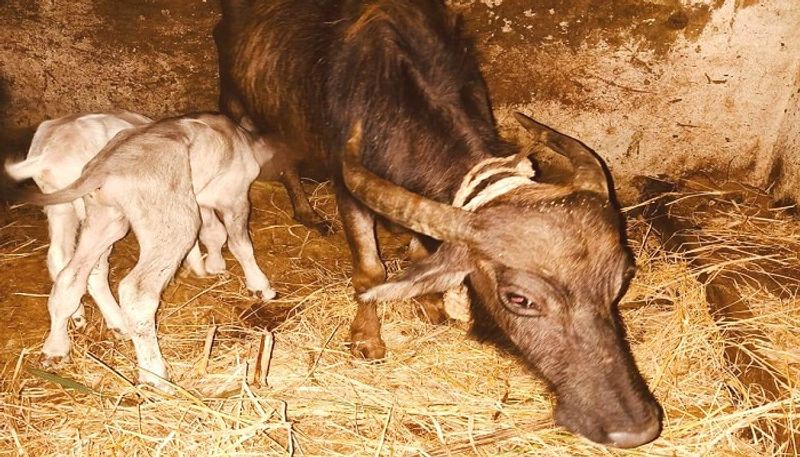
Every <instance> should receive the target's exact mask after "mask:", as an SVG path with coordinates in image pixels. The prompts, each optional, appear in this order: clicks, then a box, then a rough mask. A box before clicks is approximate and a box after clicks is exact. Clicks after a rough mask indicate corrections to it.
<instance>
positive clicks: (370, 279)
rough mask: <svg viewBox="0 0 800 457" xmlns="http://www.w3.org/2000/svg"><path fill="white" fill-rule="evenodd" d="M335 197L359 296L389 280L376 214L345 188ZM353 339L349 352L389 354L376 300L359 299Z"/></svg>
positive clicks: (376, 356) (373, 356)
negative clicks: (379, 246)
mask: <svg viewBox="0 0 800 457" xmlns="http://www.w3.org/2000/svg"><path fill="white" fill-rule="evenodd" d="M336 200H337V204H338V206H339V213H340V214H341V217H342V224H343V225H344V233H345V235H346V236H347V242H348V244H349V245H350V253H351V256H352V258H353V288H354V289H355V291H356V296H359V295H360V294H361V293H362V292H364V291H366V290H367V289H370V288H372V287H373V286H376V285H378V284H381V283H383V282H384V281H386V269H385V268H384V266H383V262H381V258H380V255H379V252H378V241H377V238H376V237H375V217H374V216H373V214H372V212H371V211H370V210H369V209H368V208H367V207H365V206H364V205H362V204H361V203H359V202H358V201H356V200H355V199H354V198H353V197H352V196H351V195H349V194H347V193H345V191H339V190H338V189H337V193H336ZM350 343H351V346H350V352H352V353H353V355H355V356H356V357H363V358H365V359H382V358H383V357H384V356H385V355H386V345H385V344H384V342H383V340H382V339H381V322H380V319H379V318H378V312H377V304H376V303H364V302H361V301H359V302H358V310H357V311H356V316H355V318H353V322H352V324H350Z"/></svg>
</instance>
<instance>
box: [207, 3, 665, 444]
mask: <svg viewBox="0 0 800 457" xmlns="http://www.w3.org/2000/svg"><path fill="white" fill-rule="evenodd" d="M223 22H225V23H226V24H227V25H226V28H227V30H226V32H225V33H226V36H225V38H224V39H223V40H219V41H218V42H219V43H220V47H221V49H220V51H221V54H223V55H224V56H225V57H224V58H223V65H225V66H226V70H225V71H226V72H227V78H229V79H228V81H227V84H229V85H230V88H231V91H230V92H229V93H228V94H227V96H229V97H233V98H234V102H233V104H234V105H236V106H238V107H239V108H240V109H241V110H242V114H243V115H246V116H248V117H249V118H250V119H252V120H253V122H254V123H255V126H256V127H257V128H258V130H259V131H260V133H261V134H263V135H264V136H265V137H266V138H267V139H268V140H269V141H271V142H274V143H275V144H280V145H282V147H283V148H284V151H286V153H287V154H291V155H292V157H294V160H296V161H297V162H312V163H314V162H315V163H324V164H326V165H327V166H328V167H329V169H330V170H332V173H331V178H332V179H333V182H334V186H335V189H336V197H337V203H338V206H339V211H340V214H341V217H342V220H343V223H344V228H345V233H346V235H347V239H348V242H349V244H350V248H351V252H352V256H353V286H354V288H355V290H356V293H357V294H358V298H359V307H358V311H357V314H356V316H355V319H354V320H353V323H352V325H351V341H352V348H351V350H352V352H353V353H354V354H356V355H358V356H362V357H366V358H381V357H383V356H384V354H385V346H384V343H383V341H382V340H381V338H380V322H379V320H378V317H377V313H376V302H377V301H381V300H386V299H395V298H405V297H410V296H414V295H418V294H422V293H433V292H442V291H444V290H446V289H448V288H451V287H453V286H456V285H458V284H460V283H461V282H463V281H466V282H467V283H468V284H469V285H470V287H471V289H472V291H473V295H474V296H475V297H476V298H477V299H478V300H480V303H481V306H482V307H483V309H485V310H486V311H487V312H488V314H489V315H490V316H491V319H492V320H493V321H494V324H495V325H496V326H497V327H498V328H499V329H500V330H501V331H502V332H503V333H504V334H505V335H506V336H507V337H508V339H509V340H510V341H511V342H513V344H514V345H515V346H516V348H517V349H518V350H519V352H520V353H521V355H522V357H523V358H524V359H525V361H526V362H528V363H529V364H530V365H531V366H532V367H533V368H535V370H536V371H538V372H539V373H540V374H541V376H542V377H543V378H544V379H545V380H546V381H547V382H548V384H549V385H550V387H551V388H552V390H553V392H554V393H555V396H556V400H557V405H556V413H555V416H556V419H557V421H558V422H559V423H560V424H563V425H564V426H565V427H567V428H568V429H570V430H572V431H574V432H577V433H580V434H582V435H584V436H586V437H588V438H590V439H592V440H594V441H597V442H601V443H609V444H613V445H617V446H621V447H631V446H637V445H641V444H643V443H646V442H648V441H650V440H653V439H654V438H656V437H657V436H658V434H659V432H660V428H661V421H660V409H659V406H658V404H657V402H656V401H655V399H654V398H653V396H652V395H651V394H650V392H649V391H648V389H647V387H646V385H645V383H644V381H643V380H642V378H641V376H640V374H639V372H638V371H637V369H636V366H635V364H634V361H633V359H632V357H631V353H630V350H629V349H628V347H627V344H626V342H625V339H624V336H623V330H622V325H621V322H620V319H619V316H618V314H617V312H616V306H615V305H616V301H617V300H618V299H619V296H620V295H621V294H622V293H623V292H624V289H625V287H626V285H627V283H628V281H629V280H630V277H631V276H632V274H633V271H634V264H633V260H632V257H631V254H630V253H629V250H628V249H627V247H626V246H625V244H624V242H623V239H622V238H621V235H620V233H621V228H620V224H621V221H620V214H619V211H618V210H617V209H616V208H615V207H614V205H613V204H612V203H611V201H610V197H609V190H608V183H607V179H608V178H607V176H606V174H605V171H604V169H603V168H602V165H601V164H600V162H599V161H598V159H597V158H596V157H595V156H594V154H593V153H592V151H590V150H589V149H588V148H587V147H586V146H584V145H583V144H582V143H580V142H578V141H576V140H574V139H572V138H569V137H566V136H564V135H561V134H558V133H557V132H554V131H553V130H551V129H549V128H547V127H545V126H543V125H541V124H538V123H536V122H535V121H533V120H531V119H529V118H527V117H524V116H521V115H520V116H519V119H520V121H521V122H522V123H523V125H525V127H526V128H527V129H528V130H530V131H531V132H532V133H534V134H535V135H536V136H537V137H538V138H539V139H540V140H542V141H543V142H545V143H546V144H547V145H548V146H549V147H551V148H552V149H554V150H555V151H557V152H559V153H561V154H563V155H564V156H566V157H567V158H568V159H569V160H570V161H571V162H572V165H573V168H574V174H573V177H572V180H571V182H570V183H569V184H566V185H551V184H533V185H523V186H521V187H518V188H516V189H514V190H511V191H509V192H507V193H504V194H502V195H499V196H497V197H496V198H493V199H491V200H489V201H488V202H486V203H485V204H483V205H482V206H479V207H478V208H477V209H474V210H472V211H467V210H464V209H460V208H456V207H454V206H453V205H451V202H453V200H454V198H455V196H456V194H457V191H458V189H459V188H460V186H461V183H462V180H463V178H464V176H465V175H467V174H468V173H469V172H470V171H471V170H472V169H473V167H475V166H476V165H478V164H479V163H482V162H483V161H485V160H487V159H490V158H492V157H496V156H510V155H511V154H513V153H514V152H515V151H516V149H515V148H513V147H511V146H510V145H509V144H507V143H505V142H504V141H503V140H501V138H500V137H499V135H498V133H497V129H496V126H495V121H494V118H493V116H492V112H491V109H490V104H489V97H488V94H487V90H486V86H485V83H484V80H483V78H482V77H481V74H480V72H479V70H478V65H477V62H476V59H475V57H474V51H473V48H472V45H471V43H470V41H469V40H468V39H467V38H465V33H464V31H463V25H462V22H461V20H460V19H459V18H458V17H455V16H453V15H451V14H450V13H449V12H448V11H447V10H446V7H445V5H444V4H443V2H441V1H437V0H382V1H381V0H379V1H354V0H344V1H341V0H339V1H333V0H272V1H266V0H265V1H254V2H253V3H252V4H249V2H243V1H242V0H239V1H238V2H237V1H233V0H228V3H226V4H225V5H224V18H223ZM348 140H349V141H348ZM520 157H521V158H523V157H522V156H520ZM526 184H527V183H526ZM376 215H379V216H382V217H384V218H386V219H388V220H390V221H391V222H393V223H396V224H399V225H401V226H404V227H407V228H409V229H411V230H413V231H415V232H417V233H420V234H423V235H426V236H428V237H431V238H434V239H437V240H440V241H441V242H442V244H441V246H440V247H439V249H438V250H437V251H436V252H435V253H434V254H433V255H432V256H431V257H429V258H427V259H425V260H423V261H421V262H419V263H416V264H414V265H412V266H411V267H410V268H409V269H408V271H406V272H405V273H404V274H402V275H401V276H400V277H399V278H397V279H395V280H393V281H391V282H389V283H385V280H386V272H385V269H384V266H383V264H382V262H381V259H380V256H379V253H378V247H377V243H376V239H375V230H374V229H375V220H376Z"/></svg>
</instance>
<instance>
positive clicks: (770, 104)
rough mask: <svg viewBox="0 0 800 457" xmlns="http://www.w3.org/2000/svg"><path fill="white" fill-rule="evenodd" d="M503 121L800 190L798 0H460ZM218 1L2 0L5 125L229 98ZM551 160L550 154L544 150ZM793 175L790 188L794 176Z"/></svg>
mask: <svg viewBox="0 0 800 457" xmlns="http://www.w3.org/2000/svg"><path fill="white" fill-rule="evenodd" d="M451 4H452V6H453V7H454V8H455V9H457V10H458V11H460V12H461V13H463V14H464V16H465V17H466V20H467V27H468V28H469V29H470V30H472V31H473V32H474V33H475V36H476V39H477V42H478V46H479V49H480V50H481V52H482V62H483V65H484V69H485V74H486V77H487V81H488V83H489V86H490V89H491V92H492V95H493V98H494V103H495V108H496V111H497V113H498V118H499V120H500V122H501V124H502V125H503V127H504V129H505V131H506V133H507V134H509V135H510V136H517V135H519V138H520V140H521V141H525V139H524V135H523V133H522V132H521V131H520V130H519V129H518V128H516V126H514V125H513V122H512V120H511V117H510V116H509V113H510V111H511V110H513V109H522V110H524V111H526V112H528V113H530V114H532V115H534V117H536V118H539V119H541V120H543V121H545V122H547V123H549V124H551V125H553V126H554V127H555V128H557V129H560V130H562V131H564V132H565V133H570V134H573V135H575V136H577V137H579V138H581V139H582V140H583V141H584V142H586V143H587V144H589V145H590V146H592V147H593V148H595V149H596V150H597V151H598V153H600V155H601V156H603V157H604V158H605V159H606V160H607V161H608V164H609V166H610V168H611V170H612V172H613V173H614V175H615V178H616V180H617V184H618V186H619V187H620V188H621V196H622V197H623V199H625V198H626V197H629V196H630V195H631V193H630V192H628V190H629V182H630V178H631V177H632V176H634V175H636V174H643V173H646V174H658V173H665V174H670V175H677V174H681V173H684V172H686V171H690V170H695V169H698V168H699V169H709V170H716V171H718V172H721V173H729V174H733V175H734V176H739V177H742V178H743V179H745V180H747V181H748V182H750V183H753V184H757V185H761V186H768V185H770V184H771V183H770V177H772V178H780V179H783V181H781V182H777V183H772V184H773V185H774V187H775V188H776V189H778V190H779V191H780V193H781V194H786V195H789V196H797V195H796V194H800V192H797V191H795V190H794V189H793V187H792V185H791V182H790V181H791V180H794V178H795V177H796V175H798V174H800V153H798V151H797V148H796V146H797V144H798V135H799V134H798V130H800V124H798V122H797V120H798V119H797V118H798V116H800V112H798V103H797V102H798V96H797V95H796V92H797V91H798V90H800V79H799V78H798V71H799V70H800V66H799V64H800V8H797V7H796V0H762V1H757V0H697V1H689V0H618V1H613V2H612V1H606V0H535V1H522V0H480V1H479V0H452V1H451ZM217 15H218V5H217V4H216V2H215V1H214V0H208V1H204V0H122V1H118V0H94V1H92V0H74V1H70V2H55V1H53V0H0V23H2V24H3V27H1V28H0V134H2V135H4V137H5V142H4V144H5V145H6V148H5V150H6V151H7V150H9V149H13V146H14V145H16V144H24V140H25V138H26V137H27V136H28V135H29V133H30V129H31V127H33V126H35V125H36V124H37V123H38V122H41V121H42V120H44V119H47V118H52V117H56V116H60V115H63V114H66V113H71V112H76V111H87V110H97V109H103V108H107V107H112V106H113V107H123V108H128V109H132V110H135V111H139V112H142V113H144V114H147V115H150V116H155V117H159V116H163V115H167V114H174V113H180V112H185V111H191V110H199V109H213V108H214V107H215V105H216V79H215V78H216V68H215V65H216V62H215V54H214V48H213V42H212V39H211V35H210V32H211V28H212V27H213V24H214V23H215V21H216V19H217V17H218V16H217ZM544 159H545V161H546V160H547V157H544ZM787 183H788V184H787Z"/></svg>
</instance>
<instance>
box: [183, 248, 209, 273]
mask: <svg viewBox="0 0 800 457" xmlns="http://www.w3.org/2000/svg"><path fill="white" fill-rule="evenodd" d="M184 262H185V263H186V265H187V266H188V267H189V269H190V270H192V273H194V275H195V276H197V277H198V278H202V277H204V276H207V275H208V273H206V266H205V264H204V263H203V254H202V253H201V252H200V242H199V241H195V242H194V246H192V249H190V250H189V253H188V254H186V260H185V261H184Z"/></svg>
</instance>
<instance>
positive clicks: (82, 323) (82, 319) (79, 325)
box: [70, 303, 86, 330]
mask: <svg viewBox="0 0 800 457" xmlns="http://www.w3.org/2000/svg"><path fill="white" fill-rule="evenodd" d="M70 319H71V320H72V325H74V326H75V330H83V329H85V328H86V311H85V310H84V307H83V303H81V305H80V306H79V307H78V310H77V311H75V313H74V314H72V316H70Z"/></svg>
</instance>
